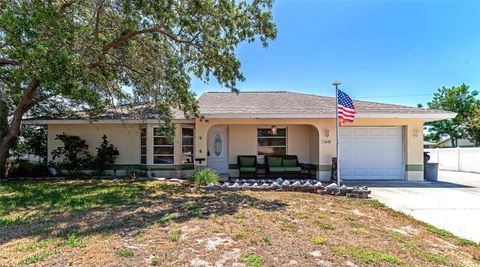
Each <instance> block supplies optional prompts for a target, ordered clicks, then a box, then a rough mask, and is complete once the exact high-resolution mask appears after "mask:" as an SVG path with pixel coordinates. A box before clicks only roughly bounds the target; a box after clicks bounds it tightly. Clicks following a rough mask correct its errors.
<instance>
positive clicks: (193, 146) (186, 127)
mask: <svg viewBox="0 0 480 267" xmlns="http://www.w3.org/2000/svg"><path fill="white" fill-rule="evenodd" d="M183 129H192V131H193V135H192V137H191V138H192V144H191V145H185V144H183ZM180 135H181V137H182V143H181V144H180V147H181V149H182V150H181V153H180V154H181V155H182V164H190V163H191V164H193V163H194V162H195V127H193V126H182V127H181V133H180ZM184 146H191V147H192V162H190V163H189V162H183V157H184V155H189V154H185V153H183V147H184Z"/></svg>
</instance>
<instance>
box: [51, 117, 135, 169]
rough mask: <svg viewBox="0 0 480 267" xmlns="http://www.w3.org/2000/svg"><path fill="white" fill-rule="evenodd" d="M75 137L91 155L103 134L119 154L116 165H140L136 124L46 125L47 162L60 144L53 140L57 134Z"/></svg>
mask: <svg viewBox="0 0 480 267" xmlns="http://www.w3.org/2000/svg"><path fill="white" fill-rule="evenodd" d="M62 133H66V134H70V135H77V136H80V137H81V138H82V139H84V140H85V141H86V142H87V144H88V146H89V151H90V153H92V154H93V155H95V153H96V149H95V148H96V147H98V146H99V145H100V142H101V140H102V136H103V135H104V134H105V135H107V137H108V140H109V142H110V143H111V144H113V145H114V146H116V147H117V148H118V150H119V152H120V155H119V156H118V159H117V162H116V163H117V164H138V163H140V131H139V125H138V124H120V123H118V124H86V123H85V124H56V125H55V124H50V125H48V160H49V161H51V160H52V155H51V152H52V150H54V149H55V148H57V147H58V146H59V145H61V144H62V143H61V142H60V141H58V140H55V137H56V136H57V134H62Z"/></svg>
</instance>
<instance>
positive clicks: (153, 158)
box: [152, 126, 176, 165]
mask: <svg viewBox="0 0 480 267" xmlns="http://www.w3.org/2000/svg"><path fill="white" fill-rule="evenodd" d="M159 128H162V127H158V126H157V127H152V163H153V164H154V165H174V164H175V137H173V140H172V144H171V145H155V137H164V138H165V137H166V136H165V135H155V129H159ZM175 130H176V129H175ZM155 147H172V148H173V154H155ZM155 156H172V157H173V162H172V163H155Z"/></svg>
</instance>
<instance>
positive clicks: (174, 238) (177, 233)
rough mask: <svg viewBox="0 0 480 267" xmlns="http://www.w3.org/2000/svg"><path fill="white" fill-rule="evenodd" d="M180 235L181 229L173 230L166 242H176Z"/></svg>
mask: <svg viewBox="0 0 480 267" xmlns="http://www.w3.org/2000/svg"><path fill="white" fill-rule="evenodd" d="M181 235H182V229H175V230H173V231H170V232H169V233H168V240H170V241H172V242H177V241H178V240H179V239H180V236H181Z"/></svg>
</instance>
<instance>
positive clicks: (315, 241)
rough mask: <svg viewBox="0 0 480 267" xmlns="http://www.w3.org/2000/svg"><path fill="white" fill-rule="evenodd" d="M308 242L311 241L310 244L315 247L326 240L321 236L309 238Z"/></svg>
mask: <svg viewBox="0 0 480 267" xmlns="http://www.w3.org/2000/svg"><path fill="white" fill-rule="evenodd" d="M310 241H312V243H313V244H315V245H323V244H325V242H326V241H327V240H326V239H325V238H324V237H321V236H312V237H311V238H310Z"/></svg>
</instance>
